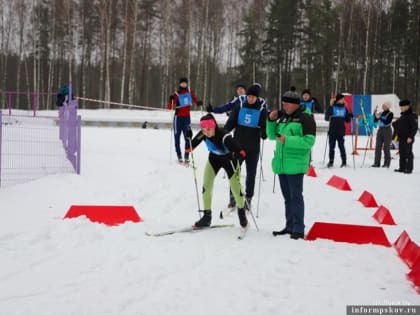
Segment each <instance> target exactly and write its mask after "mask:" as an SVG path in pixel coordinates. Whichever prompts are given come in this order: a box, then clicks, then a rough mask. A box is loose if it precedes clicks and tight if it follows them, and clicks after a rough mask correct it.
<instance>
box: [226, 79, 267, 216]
mask: <svg viewBox="0 0 420 315" xmlns="http://www.w3.org/2000/svg"><path fill="white" fill-rule="evenodd" d="M259 92H260V89H259V88H258V87H257V86H256V85H251V86H250V87H249V88H248V89H247V91H246V95H247V96H246V101H245V102H244V103H240V104H237V105H236V106H235V107H234V109H233V110H232V113H231V114H230V115H229V119H228V120H227V122H226V124H225V130H226V131H228V132H230V131H232V130H234V135H233V137H234V139H235V140H236V141H237V142H238V143H240V145H241V146H242V147H243V148H244V149H245V150H246V157H240V158H239V164H240V165H242V162H244V161H245V165H246V180H245V182H246V185H245V200H246V202H245V207H246V209H247V210H249V209H250V207H251V200H252V197H253V196H254V188H255V177H256V174H257V166H258V159H259V156H260V139H263V140H265V139H266V138H267V134H266V130H265V129H266V121H267V110H266V108H265V107H264V104H263V102H262V101H261V100H259ZM234 202H235V200H234V198H233V197H232V194H230V202H229V205H228V207H229V208H233V207H234V206H235V203H234Z"/></svg>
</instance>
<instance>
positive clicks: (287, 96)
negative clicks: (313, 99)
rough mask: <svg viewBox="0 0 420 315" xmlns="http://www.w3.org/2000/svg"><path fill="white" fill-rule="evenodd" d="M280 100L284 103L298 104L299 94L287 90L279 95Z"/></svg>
mask: <svg viewBox="0 0 420 315" xmlns="http://www.w3.org/2000/svg"><path fill="white" fill-rule="evenodd" d="M281 101H282V102H285V103H293V104H298V105H299V104H300V96H299V94H297V93H296V92H294V91H287V92H286V93H284V94H283V96H282V97H281Z"/></svg>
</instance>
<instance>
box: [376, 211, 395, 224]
mask: <svg viewBox="0 0 420 315" xmlns="http://www.w3.org/2000/svg"><path fill="white" fill-rule="evenodd" d="M373 218H374V219H375V220H376V221H378V222H379V223H380V224H388V225H396V224H395V221H394V218H393V217H392V215H391V212H390V211H389V209H388V208H385V207H384V206H380V207H379V208H378V210H376V212H375V213H374V214H373Z"/></svg>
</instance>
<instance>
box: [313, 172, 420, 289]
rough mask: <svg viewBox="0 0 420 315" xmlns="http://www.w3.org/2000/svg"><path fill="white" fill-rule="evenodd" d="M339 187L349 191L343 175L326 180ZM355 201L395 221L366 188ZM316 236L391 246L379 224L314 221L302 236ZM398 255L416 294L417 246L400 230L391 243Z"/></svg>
mask: <svg viewBox="0 0 420 315" xmlns="http://www.w3.org/2000/svg"><path fill="white" fill-rule="evenodd" d="M307 175H308V176H310V177H317V174H316V171H315V168H314V167H313V166H311V167H310V168H309V171H308V173H307ZM327 185H329V186H332V187H334V188H336V189H339V190H342V191H351V190H352V189H351V186H350V184H349V183H348V181H347V180H346V179H345V178H342V177H339V176H335V175H333V176H332V177H331V178H330V179H329V180H328V182H327ZM358 201H359V202H360V203H361V204H362V205H363V206H364V207H366V208H376V207H378V209H377V210H376V211H375V213H374V214H373V218H374V219H375V220H376V221H377V222H378V223H380V224H386V225H396V223H395V220H394V218H393V217H392V214H391V211H390V210H389V209H388V208H386V207H385V206H383V205H381V206H378V203H377V202H376V199H375V197H374V196H373V194H371V193H370V192H368V191H363V193H362V194H361V195H360V197H359V199H358ZM317 238H322V239H329V240H333V241H336V242H347V243H355V244H376V245H382V246H386V247H391V244H390V242H389V241H388V239H387V237H386V234H385V232H384V230H383V228H382V227H380V226H365V225H353V224H338V223H327V222H315V223H314V224H313V226H312V227H311V229H310V231H309V232H308V234H307V235H306V237H305V239H306V240H315V239H317ZM393 245H394V247H395V249H396V250H397V253H398V255H399V257H400V258H401V259H402V261H404V262H405V263H406V264H407V266H408V267H409V268H410V272H408V273H407V279H408V280H409V281H411V282H412V283H413V285H414V287H415V289H416V291H417V293H419V294H420V246H418V245H417V244H416V243H415V242H413V241H412V240H411V239H410V237H409V236H408V234H407V232H406V231H403V232H402V233H401V235H400V236H399V237H398V239H397V240H396V241H395V243H394V244H393Z"/></svg>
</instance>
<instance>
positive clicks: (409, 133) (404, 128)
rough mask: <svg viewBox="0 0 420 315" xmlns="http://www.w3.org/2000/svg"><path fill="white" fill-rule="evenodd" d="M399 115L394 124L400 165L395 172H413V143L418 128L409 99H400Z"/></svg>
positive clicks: (416, 118) (415, 115)
mask: <svg viewBox="0 0 420 315" xmlns="http://www.w3.org/2000/svg"><path fill="white" fill-rule="evenodd" d="M400 109H401V116H400V118H399V119H398V120H397V123H396V124H395V127H396V135H397V137H398V142H399V150H400V167H399V168H398V169H396V170H395V171H396V172H401V173H405V174H411V173H412V172H413V158H414V156H413V143H414V137H415V135H416V133H417V130H418V128H419V122H418V117H417V114H416V113H414V112H413V109H412V108H411V106H410V101H409V100H402V101H400Z"/></svg>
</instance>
